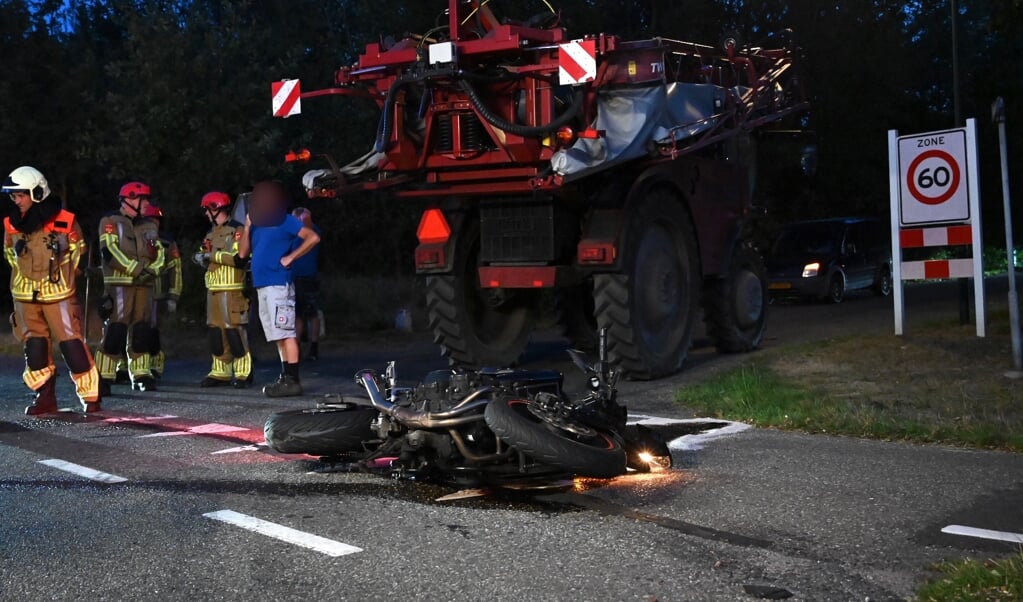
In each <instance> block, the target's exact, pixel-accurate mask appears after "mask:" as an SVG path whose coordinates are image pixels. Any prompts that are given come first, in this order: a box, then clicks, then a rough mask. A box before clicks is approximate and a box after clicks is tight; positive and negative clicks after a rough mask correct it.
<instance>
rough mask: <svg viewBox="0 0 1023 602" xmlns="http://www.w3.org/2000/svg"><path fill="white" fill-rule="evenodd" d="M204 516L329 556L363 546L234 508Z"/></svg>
mask: <svg viewBox="0 0 1023 602" xmlns="http://www.w3.org/2000/svg"><path fill="white" fill-rule="evenodd" d="M203 516H204V517H206V518H210V519H213V520H218V521H221V522H224V523H228V524H230V525H234V526H236V527H241V528H242V529H247V530H249V531H252V532H254V533H259V534H260V535H266V536H267V537H272V538H274V539H279V540H281V541H285V542H288V543H290V544H294V545H296V546H301V547H303V548H308V549H310V550H315V551H317V552H320V553H321V554H326V555H327V556H333V557H338V556H345V555H346V554H354V553H356V552H361V551H362V548H357V547H355V546H350V545H348V544H346V543H341V542H340V541H334V540H333V539H327V538H326V537H320V536H319V535H313V534H312V533H306V532H304V531H298V530H296V529H292V528H291V527H285V526H284V525H278V524H277V523H271V522H268V521H265V520H263V519H260V518H256V517H254V516H249V515H247V514H242V513H240V512H235V511H234V510H218V511H216V512H208V513H206V514H203Z"/></svg>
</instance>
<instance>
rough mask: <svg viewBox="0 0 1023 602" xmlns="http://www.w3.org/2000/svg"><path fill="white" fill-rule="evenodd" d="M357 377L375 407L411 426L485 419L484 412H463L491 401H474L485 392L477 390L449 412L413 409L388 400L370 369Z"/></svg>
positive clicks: (450, 424) (443, 426)
mask: <svg viewBox="0 0 1023 602" xmlns="http://www.w3.org/2000/svg"><path fill="white" fill-rule="evenodd" d="M355 378H356V381H355V382H356V383H357V384H360V385H362V388H363V389H366V393H367V394H368V395H369V401H370V403H371V404H373V407H374V408H376V409H378V410H380V411H381V412H383V413H384V414H387V415H388V416H391V417H392V418H394V419H395V420H397V421H398V422H401V423H402V424H404V425H405V426H407V427H409V428H419V429H447V428H451V427H455V426H459V425H462V424H468V423H470V422H476V421H479V420H483V415H482V414H474V415H472V416H462V414H464V413H466V412H468V411H470V410H474V409H476V408H480V407H483V406H485V405H487V404H488V403H490V401H489V400H488V399H480V400H476V401H473V399H475V398H476V397H478V396H479V395H480V394H482V393H483V391H477V392H474V393H473V394H471V395H469V396H468V397H467V398H466V399H464V400H462V402H460V403H459V404H458V405H457V406H456V407H455V408H454V409H452V410H449V411H447V412H437V413H432V414H431V413H430V412H422V411H420V410H413V409H412V408H406V407H403V406H399V405H397V404H394V403H391V402H390V401H388V400H387V399H386V398H385V397H384V394H383V392H382V391H381V390H380V387H379V386H377V381H376V379H375V378H374V377H373V373H372V372H371V371H369V370H364V371H362V372H359V373H358V374H356V375H355Z"/></svg>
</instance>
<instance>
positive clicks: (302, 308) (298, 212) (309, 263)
mask: <svg viewBox="0 0 1023 602" xmlns="http://www.w3.org/2000/svg"><path fill="white" fill-rule="evenodd" d="M291 214H292V215H294V216H295V217H297V218H298V219H299V220H301V221H302V225H304V226H307V227H309V228H312V229H313V231H314V232H316V234H317V235H319V234H321V232H320V227H319V226H317V225H316V224H314V223H313V214H312V213H311V212H310V211H309V210H308V209H306V208H305V207H296V208H295V210H294V211H292V212H291ZM319 262H320V247H319V245H317V246H315V247H313V248H312V250H311V251H309V252H308V253H306V254H305V255H303V256H301V257H299V258H298V259H297V260H295V263H294V264H292V266H291V272H292V274H293V275H294V277H295V310H296V312H297V316H296V317H297V324H298V340H299V344H300V345H301V341H302V333H303V332H305V334H306V336H307V337H308V338H309V353H308V354H307V355H305V356H304V357H305V359H307V360H309V361H312V362H315V361H316V360H318V359H320V266H319ZM299 355H300V356H301V353H300V354H299Z"/></svg>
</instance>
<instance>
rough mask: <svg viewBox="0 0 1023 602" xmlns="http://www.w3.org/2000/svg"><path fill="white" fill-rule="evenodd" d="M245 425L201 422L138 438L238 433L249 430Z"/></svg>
mask: <svg viewBox="0 0 1023 602" xmlns="http://www.w3.org/2000/svg"><path fill="white" fill-rule="evenodd" d="M248 430H251V429H247V428H245V427H243V426H232V425H230V424H217V423H215V422H213V423H210V424H200V425H199V426H193V427H189V428H188V429H186V430H183V431H164V432H162V433H150V434H148V435H139V436H138V437H136V438H137V439H146V438H148V437H179V436H182V435H221V434H224V433H237V432H239V431H248Z"/></svg>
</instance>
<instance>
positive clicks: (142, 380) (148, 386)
mask: <svg viewBox="0 0 1023 602" xmlns="http://www.w3.org/2000/svg"><path fill="white" fill-rule="evenodd" d="M131 388H132V389H134V390H136V391H155V390H156V381H155V380H154V379H153V377H152V376H139V377H138V378H137V380H136V381H135V383H134V384H133V385H132V387H131Z"/></svg>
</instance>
